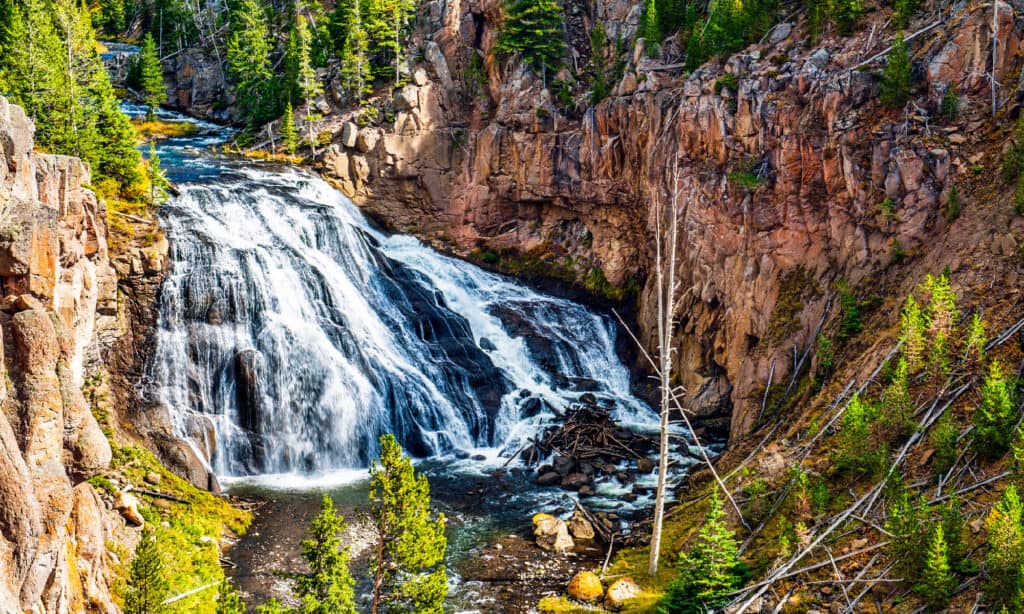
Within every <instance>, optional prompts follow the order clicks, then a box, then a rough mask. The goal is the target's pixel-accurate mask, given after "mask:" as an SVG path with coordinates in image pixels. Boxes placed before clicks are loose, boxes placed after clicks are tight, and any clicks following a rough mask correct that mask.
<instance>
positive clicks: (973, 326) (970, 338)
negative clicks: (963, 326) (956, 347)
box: [963, 312, 988, 365]
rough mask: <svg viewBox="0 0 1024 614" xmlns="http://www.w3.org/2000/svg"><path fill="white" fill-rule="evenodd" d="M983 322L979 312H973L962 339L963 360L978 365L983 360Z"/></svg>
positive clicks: (984, 342) (984, 340)
mask: <svg viewBox="0 0 1024 614" xmlns="http://www.w3.org/2000/svg"><path fill="white" fill-rule="evenodd" d="M987 342H988V341H987V339H986V338H985V322H984V321H982V319H981V314H980V313H977V312H975V314H974V317H972V318H971V323H970V324H969V325H968V326H967V339H965V340H964V355H963V359H964V362H966V363H968V364H977V365H980V364H982V363H984V362H985V344H986V343H987Z"/></svg>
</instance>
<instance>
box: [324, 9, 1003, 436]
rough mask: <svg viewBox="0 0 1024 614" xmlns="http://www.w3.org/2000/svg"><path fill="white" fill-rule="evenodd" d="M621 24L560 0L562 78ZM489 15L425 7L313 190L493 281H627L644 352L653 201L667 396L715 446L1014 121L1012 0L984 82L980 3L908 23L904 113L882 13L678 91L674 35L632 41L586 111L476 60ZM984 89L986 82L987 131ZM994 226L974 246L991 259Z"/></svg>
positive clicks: (754, 57)
mask: <svg viewBox="0 0 1024 614" xmlns="http://www.w3.org/2000/svg"><path fill="white" fill-rule="evenodd" d="M638 9H640V4H639V3H637V4H632V3H624V2H619V1H616V0H610V1H602V2H598V3H596V6H590V5H587V4H581V3H574V2H569V3H566V6H565V11H566V17H567V23H568V24H569V26H570V27H569V34H570V37H574V38H576V39H579V40H574V41H573V42H572V44H571V45H570V49H572V50H573V52H572V53H573V57H572V58H571V59H572V63H573V65H574V66H575V67H577V68H579V69H580V70H582V67H583V66H584V65H585V63H586V59H587V57H588V56H589V54H590V49H589V42H587V41H586V40H585V39H586V36H585V34H584V35H574V32H576V30H580V31H581V32H584V33H585V32H586V31H588V30H589V28H590V27H591V26H592V25H593V24H594V23H596V22H598V21H600V22H601V23H602V24H603V25H604V28H605V30H606V31H607V32H608V33H609V45H608V46H609V47H610V48H611V47H614V44H613V41H614V40H616V37H617V35H618V34H619V33H620V32H621V33H622V35H623V37H624V38H625V39H626V40H629V39H630V37H631V36H633V34H634V32H635V29H636V23H637V19H638V15H639V13H638ZM500 12H501V9H500V2H498V1H497V0H482V1H479V2H454V1H451V0H448V1H444V0H438V1H436V2H433V3H431V4H430V5H429V11H428V12H427V14H425V15H421V20H420V27H419V29H418V30H417V37H416V40H415V47H416V50H417V54H416V55H417V57H420V58H422V62H421V63H420V64H418V65H416V66H413V67H411V70H410V75H411V83H410V84H409V85H406V86H405V87H403V88H401V89H400V90H398V91H397V92H395V94H394V96H393V97H392V98H390V99H389V100H387V101H386V102H385V103H384V104H383V105H381V108H382V110H383V112H382V113H379V117H381V118H383V119H380V120H374V119H373V116H372V115H371V114H367V113H366V112H365V111H361V112H354V113H352V114H350V115H349V116H348V118H347V119H348V121H345V122H343V121H342V120H341V119H337V118H335V119H331V118H329V119H328V120H327V122H328V125H333V127H334V128H335V130H336V134H335V136H336V138H335V144H334V145H332V147H331V148H330V149H329V150H328V151H326V152H325V153H324V154H323V155H322V157H321V159H320V164H321V167H322V169H323V171H324V173H325V174H326V175H327V176H329V177H333V178H334V179H335V180H336V181H337V183H338V185H339V186H340V187H341V188H342V189H343V190H344V191H346V192H347V193H349V194H350V195H352V196H353V198H354V200H356V202H358V203H359V204H361V205H362V206H363V207H364V208H365V209H366V210H367V212H368V213H369V214H371V215H372V216H374V217H376V218H377V219H379V220H381V221H382V222H384V223H385V224H386V225H388V226H390V227H392V228H395V229H398V230H404V231H411V232H416V233H418V234H420V235H421V236H425V237H428V238H431V239H433V240H435V241H436V242H439V243H444V244H447V245H448V246H450V247H451V248H453V249H454V250H455V251H457V252H460V253H462V254H464V255H468V256H471V257H475V258H477V259H482V260H483V261H484V262H486V263H489V264H491V265H494V266H497V267H498V268H501V269H503V270H506V271H509V272H512V273H519V274H523V273H526V274H537V275H538V276H540V277H549V278H550V277H555V278H558V279H563V280H566V281H570V282H575V283H577V284H579V285H582V286H586V287H587V288H588V289H590V290H592V291H595V292H596V293H599V294H605V295H607V296H612V297H617V296H621V295H622V294H624V293H626V291H628V290H629V289H630V288H635V287H642V289H641V290H640V292H639V293H638V299H637V300H638V310H637V323H638V325H639V328H640V331H641V336H642V338H643V339H644V341H645V342H646V344H647V346H648V348H650V349H653V340H652V336H653V335H652V334H651V333H652V331H653V329H654V322H655V315H656V314H655V308H656V300H655V295H654V293H653V283H654V282H653V276H652V275H651V269H652V262H653V253H654V245H653V238H654V236H655V235H656V233H657V232H659V230H658V225H657V220H658V219H659V215H658V211H659V209H662V210H663V211H664V210H666V209H665V208H667V207H668V206H670V203H672V202H673V196H674V197H675V199H676V200H675V203H676V206H677V207H678V208H679V211H680V214H681V221H680V224H681V233H682V234H681V240H680V245H679V261H680V262H681V266H680V270H679V273H680V275H681V280H682V288H681V294H680V296H681V298H680V303H679V307H678V311H677V317H678V321H679V327H678V334H677V339H676V341H677V343H678V346H677V347H678V350H679V360H678V365H679V380H680V382H681V383H683V384H684V385H685V386H686V387H687V389H688V392H689V395H688V402H689V403H690V405H691V406H692V407H693V409H695V410H696V411H697V412H698V413H699V414H700V415H701V416H703V417H704V418H705V419H707V421H708V422H709V423H710V424H712V425H717V426H719V427H720V428H721V429H722V430H723V431H725V432H728V433H730V435H731V436H732V437H733V438H736V437H738V436H741V435H743V434H745V433H747V432H748V431H749V430H750V429H751V427H752V426H753V424H754V422H755V421H756V419H757V414H758V408H759V407H760V406H761V404H762V401H763V400H764V399H765V398H766V395H765V391H766V388H769V387H771V386H772V385H773V384H775V385H778V383H779V382H786V381H787V380H789V378H790V376H791V374H792V372H793V370H794V368H795V367H796V366H797V365H798V364H799V363H800V361H799V360H798V358H799V357H800V356H802V355H804V354H805V352H806V350H807V349H808V347H809V346H811V345H812V344H813V343H814V337H815V334H814V332H815V330H816V329H817V326H818V323H819V322H821V321H822V320H823V319H827V318H835V316H836V314H837V312H838V311H839V310H838V308H837V300H836V299H837V284H838V283H839V282H844V283H846V284H849V286H850V287H851V288H853V292H854V293H855V294H858V295H861V296H863V295H866V294H870V290H872V284H876V283H878V281H879V279H881V278H885V279H886V280H888V282H890V283H893V284H896V285H899V284H900V283H903V282H902V281H901V280H904V279H906V278H907V274H906V273H907V272H909V269H905V270H904V272H901V271H900V270H899V269H898V267H897V268H896V269H894V267H895V266H896V264H898V263H900V262H904V261H905V260H906V258H907V257H908V255H909V257H910V258H924V259H927V258H926V256H927V255H928V254H929V253H930V249H931V247H932V246H934V245H938V244H939V243H940V242H941V240H943V239H944V238H946V237H949V236H950V233H952V232H956V231H957V224H955V223H951V221H949V220H947V219H946V217H944V215H943V208H944V206H945V203H946V201H947V198H948V194H949V190H950V188H951V187H952V186H954V185H957V184H959V191H960V194H961V195H964V194H965V193H967V192H968V190H967V188H968V186H969V184H971V182H972V181H973V178H974V177H977V176H978V173H980V172H981V170H979V169H983V168H984V167H983V165H981V164H980V161H981V159H982V158H983V157H984V155H985V154H984V152H985V151H991V150H993V149H994V150H998V149H999V147H1000V146H1001V144H1002V141H1003V139H1004V138H1005V135H1006V133H1007V132H1008V129H1009V126H1010V125H1011V123H1012V120H1008V119H1006V117H1007V115H1008V113H1009V112H1010V111H1014V109H1015V107H1016V99H1017V89H1016V83H1015V80H1016V75H1018V74H1019V73H1020V69H1021V64H1022V62H1021V57H1020V53H1019V52H1020V45H1021V31H1022V22H1021V20H1020V19H1018V18H1016V17H1015V16H1014V12H1013V10H1012V7H1010V6H1009V5H1000V8H999V13H998V19H997V23H998V31H997V36H996V38H995V40H996V44H997V53H996V56H995V66H994V67H993V66H992V61H993V56H992V48H991V45H992V37H991V34H990V25H989V24H990V23H991V21H992V13H991V8H990V7H989V6H988V5H982V4H975V3H967V4H965V3H960V4H957V5H955V6H953V7H951V8H949V7H943V8H940V7H938V6H936V5H929V6H928V7H926V8H925V9H924V10H922V11H921V12H920V13H919V14H918V15H917V16H916V17H915V18H914V20H913V21H912V23H911V24H910V26H909V27H908V29H907V31H908V32H916V31H918V30H922V29H923V30H924V32H923V33H921V34H920V35H918V36H916V37H914V38H912V39H911V42H910V47H911V52H912V58H913V61H914V66H915V68H914V73H915V92H914V98H913V102H912V103H911V104H910V105H908V106H907V108H906V109H905V110H900V111H891V110H886V109H883V108H882V107H881V105H880V104H879V102H878V76H877V69H878V68H879V66H880V63H879V61H878V59H879V58H884V55H882V52H884V51H885V50H886V49H887V47H888V45H889V44H890V43H891V41H892V40H893V39H894V36H895V31H894V30H893V29H892V28H891V26H887V25H886V24H887V20H888V19H889V18H890V11H889V10H888V9H887V8H885V7H874V6H869V12H868V14H867V15H866V16H865V18H864V20H863V22H862V24H861V28H860V29H859V33H858V34H856V35H854V36H850V37H826V38H825V39H824V40H822V41H821V43H819V44H816V45H810V44H808V42H807V37H806V34H805V33H804V32H803V29H802V24H801V23H779V24H777V25H776V26H775V27H774V28H772V30H771V31H770V32H769V33H768V34H766V36H765V38H764V39H763V41H762V42H761V43H760V44H756V45H753V46H751V47H749V48H748V49H746V50H745V51H743V52H741V53H738V54H735V55H733V56H732V57H730V58H729V59H728V60H727V61H725V62H724V64H716V63H711V64H708V65H705V66H704V67H702V68H701V69H699V70H696V71H693V72H692V73H690V74H686V73H684V72H683V71H682V68H681V64H678V63H677V62H678V59H677V58H678V50H676V49H674V45H675V42H674V41H672V40H669V41H667V42H666V43H665V45H664V46H663V53H662V54H661V55H660V57H659V59H651V58H649V57H647V54H645V53H644V42H643V41H642V40H639V41H637V43H636V45H635V48H634V49H633V50H632V52H631V53H628V54H626V55H627V56H628V57H625V58H624V61H625V63H626V64H625V70H624V73H623V77H622V78H621V80H620V81H619V82H618V83H616V84H614V88H613V91H612V94H611V96H610V97H608V98H607V99H605V100H604V101H602V102H600V103H599V104H597V105H596V106H593V107H588V106H587V104H586V102H585V97H584V95H583V93H582V92H581V91H580V90H581V89H582V87H580V86H576V89H575V90H572V87H573V86H572V85H570V86H569V88H570V92H571V95H572V96H573V98H572V104H569V105H566V104H565V101H564V100H563V101H561V102H559V101H557V100H556V98H557V97H556V94H555V91H556V88H555V87H553V86H552V83H555V81H552V82H549V83H548V84H545V83H544V82H543V81H542V80H541V79H540V78H539V77H537V76H536V75H533V74H531V73H530V72H528V71H526V70H524V69H523V68H522V66H520V65H518V64H516V63H515V62H512V61H502V60H501V59H500V58H498V57H497V56H496V55H495V53H494V50H493V45H494V42H495V38H496V24H497V23H499V22H500ZM574 24H575V25H574ZM873 56H878V57H876V58H875V59H874V60H872V58H873ZM478 58H479V59H478ZM611 60H612V58H609V61H610V62H611ZM873 70H875V72H873ZM568 73H569V71H563V73H560V74H559V75H558V76H557V79H562V80H565V81H566V82H571V81H572V78H571V77H570V75H569V74H568ZM986 73H991V74H994V75H995V78H996V80H997V82H999V83H1000V84H1001V86H1000V90H999V105H1000V107H1001V108H1000V118H1001V119H998V120H996V121H990V120H987V119H986V110H987V104H988V101H987V99H986V96H987V95H988V91H989V90H988V84H989V81H988V79H987V77H986ZM545 85H547V86H548V87H545ZM948 87H956V91H957V92H959V93H960V95H961V97H962V107H963V108H964V110H963V112H962V113H961V116H960V118H959V119H957V120H956V121H953V122H948V121H944V120H942V119H941V118H940V117H939V113H938V107H939V101H940V100H941V98H942V96H943V94H944V93H945V91H946V88H948ZM328 96H330V93H329V94H328ZM573 105H575V106H573ZM1014 112H1015V111H1014ZM392 117H393V121H391V118H392ZM330 122H334V123H333V124H331V123H330ZM966 198H967V199H970V198H971V196H970V194H968V195H967V196H966ZM883 203H884V204H883ZM662 217H664V216H662ZM1009 217H1010V216H1009V212H1006V213H1005V214H1000V219H1002V220H1005V221H1006V224H1003V223H1002V222H1000V223H998V224H996V225H995V227H994V228H995V229H994V230H992V232H995V234H996V241H997V242H998V243H999V244H1000V245H1003V246H1004V247H1006V249H1007V250H1010V252H1011V253H1012V252H1013V247H1014V245H1015V244H1016V241H1017V239H1015V238H1014V235H1013V230H1012V229H1011V228H1010V226H1009V223H1010V220H1009ZM986 232H988V231H986ZM947 247H948V246H947ZM933 264H934V263H933ZM941 264H950V262H948V261H947V262H940V263H939V266H940V267H941ZM952 264H954V265H955V264H956V263H952ZM830 307H831V309H830ZM826 312H827V313H826Z"/></svg>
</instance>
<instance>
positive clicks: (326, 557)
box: [295, 495, 356, 614]
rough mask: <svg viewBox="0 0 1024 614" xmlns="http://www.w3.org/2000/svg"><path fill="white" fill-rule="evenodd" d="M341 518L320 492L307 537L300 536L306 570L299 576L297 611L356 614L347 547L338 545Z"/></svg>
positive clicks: (342, 520) (342, 525)
mask: <svg viewBox="0 0 1024 614" xmlns="http://www.w3.org/2000/svg"><path fill="white" fill-rule="evenodd" d="M345 528H346V526H345V521H344V519H343V518H342V517H341V515H340V514H338V513H337V512H336V511H335V509H334V502H333V501H331V498H330V497H328V496H327V495H324V498H323V501H322V502H321V504H320V514H319V515H318V516H317V517H316V518H314V519H313V522H312V524H310V526H309V537H308V538H307V539H304V540H302V543H301V546H302V558H304V559H306V563H308V564H309V573H308V574H305V575H303V576H301V577H300V578H299V581H298V583H297V586H296V591H295V592H296V596H297V597H298V598H299V599H300V600H301V601H302V606H301V607H300V608H299V612H300V613H301V614H356V606H355V603H354V600H355V588H354V587H355V580H353V579H352V574H351V573H350V572H349V569H348V548H347V547H346V548H342V547H341V537H339V535H340V534H341V533H343V532H344V531H345Z"/></svg>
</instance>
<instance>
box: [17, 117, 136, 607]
mask: <svg viewBox="0 0 1024 614" xmlns="http://www.w3.org/2000/svg"><path fill="white" fill-rule="evenodd" d="M33 134H34V127H33V125H32V122H31V121H30V120H29V119H27V118H26V117H25V114H24V111H23V110H22V109H21V108H20V107H17V106H14V105H11V104H9V103H8V102H7V100H6V99H4V98H2V97H0V294H2V298H0V334H2V337H3V345H2V346H0V347H2V353H0V357H2V360H3V366H4V369H5V373H6V377H5V378H4V379H5V381H4V382H3V383H0V407H2V409H3V416H2V418H3V419H0V611H3V612H15V611H17V612H23V611H24V612H53V613H62V612H68V611H80V610H82V609H83V608H84V607H85V605H84V604H93V606H94V608H95V610H97V611H101V612H114V611H116V608H115V607H114V605H113V602H112V601H111V598H110V590H109V581H108V579H109V577H110V576H109V571H108V567H109V565H108V563H109V559H110V556H111V554H110V553H109V552H108V551H107V547H106V543H107V540H108V538H109V536H110V530H111V529H110V526H111V525H110V524H108V523H109V513H108V512H107V510H105V509H104V508H103V506H102V505H101V504H100V502H99V499H98V497H97V496H96V493H95V491H93V489H92V487H91V486H90V485H89V484H86V483H83V481H84V480H86V479H88V478H90V477H92V476H93V475H95V474H96V473H98V472H99V471H100V470H101V469H103V468H105V467H106V466H107V465H108V464H109V463H110V457H111V450H110V445H109V444H108V442H107V438H106V437H105V436H104V434H103V433H102V432H101V431H100V427H99V425H98V424H97V422H96V419H95V418H94V417H93V415H92V412H91V410H90V408H89V406H88V404H87V402H86V400H85V397H84V396H83V394H82V391H81V386H82V383H83V379H84V377H85V372H86V370H87V369H88V368H89V367H91V366H94V365H95V362H96V360H97V357H98V356H99V349H100V348H99V344H98V343H97V339H98V338H99V337H101V336H102V334H103V332H104V331H105V330H106V329H108V328H109V327H110V326H112V324H113V321H114V316H115V314H116V311H117V302H116V301H117V294H116V287H117V284H116V278H115V276H114V272H113V269H112V268H111V266H110V263H109V261H108V255H107V241H106V235H107V226H106V209H105V206H104V204H103V203H102V202H99V201H97V199H96V196H95V195H94V194H93V193H92V192H91V191H90V190H89V189H87V188H85V187H84V186H85V185H87V184H88V183H89V169H88V167H87V166H86V165H85V164H84V163H83V162H82V161H80V160H79V159H77V158H71V157H67V156H56V155H47V154H36V153H33V152H32V146H33ZM115 518H116V517H115Z"/></svg>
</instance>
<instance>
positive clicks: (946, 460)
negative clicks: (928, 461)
mask: <svg viewBox="0 0 1024 614" xmlns="http://www.w3.org/2000/svg"><path fill="white" fill-rule="evenodd" d="M928 438H929V440H930V441H931V444H932V446H934V447H935V456H934V457H933V460H932V462H933V463H935V464H934V467H935V478H936V480H938V479H939V478H941V477H942V476H943V475H945V474H946V473H947V472H948V471H949V470H950V469H952V468H953V463H955V462H956V459H957V456H958V455H959V454H958V452H957V449H956V444H957V440H958V439H959V438H960V429H959V428H958V427H957V425H956V423H955V422H954V421H953V418H952V417H951V416H950V415H949V414H948V413H947V414H946V415H944V416H943V417H942V418H941V419H940V420H939V421H938V422H936V423H935V426H934V427H933V428H932V432H931V434H930V435H929V436H928Z"/></svg>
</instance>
